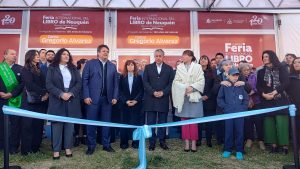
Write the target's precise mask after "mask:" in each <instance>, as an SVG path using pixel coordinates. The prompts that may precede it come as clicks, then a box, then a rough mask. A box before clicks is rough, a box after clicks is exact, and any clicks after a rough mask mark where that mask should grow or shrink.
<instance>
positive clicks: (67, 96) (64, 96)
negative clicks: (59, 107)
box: [60, 93, 72, 101]
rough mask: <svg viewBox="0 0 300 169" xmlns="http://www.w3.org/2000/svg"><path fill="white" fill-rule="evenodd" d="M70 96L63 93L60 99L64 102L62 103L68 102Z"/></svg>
mask: <svg viewBox="0 0 300 169" xmlns="http://www.w3.org/2000/svg"><path fill="white" fill-rule="evenodd" d="M71 96H72V95H71V94H70V93H63V94H62V95H61V96H60V97H61V98H62V99H63V100H64V101H68V100H69V99H70V97H71Z"/></svg>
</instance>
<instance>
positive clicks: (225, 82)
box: [221, 80, 231, 87]
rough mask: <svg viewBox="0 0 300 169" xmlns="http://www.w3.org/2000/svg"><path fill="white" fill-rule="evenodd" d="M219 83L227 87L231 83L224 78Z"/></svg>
mask: <svg viewBox="0 0 300 169" xmlns="http://www.w3.org/2000/svg"><path fill="white" fill-rule="evenodd" d="M221 85H224V86H226V87H229V86H231V83H230V82H228V81H226V80H224V81H222V82H221Z"/></svg>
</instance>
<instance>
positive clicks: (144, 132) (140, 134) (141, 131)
mask: <svg viewBox="0 0 300 169" xmlns="http://www.w3.org/2000/svg"><path fill="white" fill-rule="evenodd" d="M287 108H289V110H290V116H295V112H296V108H295V105H290V106H281V107H274V108H267V109H260V110H252V111H244V112H238V113H230V114H222V115H216V116H208V117H202V118H196V119H190V120H185V121H179V122H172V123H164V124H155V125H149V126H148V125H143V126H134V125H127V124H119V123H110V122H101V121H94V120H85V119H76V118H70V117H63V116H55V115H48V114H41V113H36V112H32V111H27V110H23V109H18V108H14V107H9V106H3V112H4V114H7V115H15V116H23V117H29V118H37V119H43V120H50V121H60V122H66V123H76V124H85V125H95V126H107V127H121V128H136V130H135V131H134V132H133V140H139V150H138V151H139V161H140V164H139V166H138V167H137V168H136V169H146V166H147V161H146V142H145V140H146V138H149V137H151V136H152V131H151V128H156V127H172V126H180V125H187V124H196V123H206V122H212V121H219V120H227V119H233V118H240V117H247V116H253V115H259V114H266V113H269V112H274V111H278V110H283V109H287Z"/></svg>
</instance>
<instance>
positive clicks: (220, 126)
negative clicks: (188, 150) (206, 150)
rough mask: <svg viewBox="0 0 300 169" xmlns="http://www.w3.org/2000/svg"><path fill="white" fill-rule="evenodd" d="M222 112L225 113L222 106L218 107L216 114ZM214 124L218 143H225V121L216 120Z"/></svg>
mask: <svg viewBox="0 0 300 169" xmlns="http://www.w3.org/2000/svg"><path fill="white" fill-rule="evenodd" d="M220 114H223V111H222V110H221V108H219V107H217V110H216V115H220ZM214 124H215V125H214V128H215V133H216V138H217V142H218V144H223V143H224V139H225V121H224V120H221V121H216V122H215V123H214Z"/></svg>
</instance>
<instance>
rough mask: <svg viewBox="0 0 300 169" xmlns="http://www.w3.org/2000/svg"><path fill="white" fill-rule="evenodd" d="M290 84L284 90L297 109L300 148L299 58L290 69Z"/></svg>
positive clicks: (299, 144)
mask: <svg viewBox="0 0 300 169" xmlns="http://www.w3.org/2000/svg"><path fill="white" fill-rule="evenodd" d="M289 79H290V83H289V85H288V87H287V88H286V89H287V90H286V91H287V93H288V95H289V97H290V100H291V102H292V103H293V104H295V105H296V107H297V114H296V115H297V116H296V119H297V121H296V124H297V129H298V135H297V136H298V138H297V140H298V147H300V134H299V131H300V87H299V86H300V57H297V58H295V60H294V61H293V63H292V65H291V68H290V76H289Z"/></svg>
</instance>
